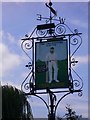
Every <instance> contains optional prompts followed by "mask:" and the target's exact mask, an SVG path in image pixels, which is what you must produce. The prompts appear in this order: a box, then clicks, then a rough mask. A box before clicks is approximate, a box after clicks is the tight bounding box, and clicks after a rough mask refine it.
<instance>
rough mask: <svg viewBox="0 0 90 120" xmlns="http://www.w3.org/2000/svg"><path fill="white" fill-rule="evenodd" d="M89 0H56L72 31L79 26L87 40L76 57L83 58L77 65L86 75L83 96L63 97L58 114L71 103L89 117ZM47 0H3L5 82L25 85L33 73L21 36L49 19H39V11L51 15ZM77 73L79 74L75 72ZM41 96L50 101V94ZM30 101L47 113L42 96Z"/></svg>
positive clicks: (0, 40)
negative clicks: (25, 80)
mask: <svg viewBox="0 0 90 120" xmlns="http://www.w3.org/2000/svg"><path fill="white" fill-rule="evenodd" d="M85 1H86V0H82V2H77V1H76V2H70V1H69V2H65V1H64V0H63V2H61V1H57V2H56V3H55V2H54V3H53V7H54V9H55V10H56V11H57V13H58V14H57V15H58V17H64V18H65V19H66V21H65V23H66V24H67V25H68V26H69V27H70V28H71V29H72V31H74V29H76V28H77V29H78V31H79V32H81V33H82V35H81V36H82V40H83V43H82V45H81V47H80V48H79V50H78V51H77V52H76V54H75V59H76V60H78V61H79V62H78V64H77V65H76V66H75V67H73V68H74V69H75V70H76V72H77V73H78V74H79V75H80V77H81V78H82V79H83V83H84V86H83V96H82V97H79V96H78V94H77V93H75V94H71V95H68V96H67V97H66V98H65V99H64V100H62V101H61V103H60V105H59V106H58V109H57V115H59V116H61V117H62V116H63V115H64V114H65V112H66V109H65V106H66V105H67V104H70V105H71V107H72V108H73V110H75V111H76V113H77V114H79V115H82V116H83V117H88V1H86V2H85ZM45 2H48V0H44V2H40V1H39V2H36V1H34V2H31V1H29V0H27V1H25V0H22V1H21V0H17V1H14V2H10V1H7V0H3V2H2V12H1V13H0V16H1V17H2V21H0V22H1V25H0V54H1V56H0V79H1V80H2V82H1V83H2V85H7V84H8V85H13V86H15V87H17V88H19V89H21V84H22V82H23V80H24V79H25V77H26V76H27V74H28V73H29V69H27V68H26V67H25V65H26V64H27V63H28V62H29V61H30V59H28V57H27V56H26V55H25V54H24V52H23V51H22V49H21V42H22V41H21V38H23V37H24V35H25V34H30V33H31V32H32V31H33V29H34V28H35V27H36V25H38V24H41V23H45V21H41V22H40V21H37V14H41V15H42V16H45V17H47V16H48V15H49V11H48V9H47V8H46V6H45ZM0 6H1V3H0ZM30 55H31V53H30ZM74 77H76V76H75V75H74ZM62 95H63V94H57V99H58V100H59V98H60V97H61V96H62ZM41 96H42V97H43V98H44V99H45V100H46V101H48V95H41ZM29 101H30V104H31V107H32V112H33V116H34V117H43V118H44V117H47V115H48V113H47V109H46V108H45V106H44V104H43V103H42V101H41V100H39V99H38V98H36V97H33V96H31V97H30V98H29ZM37 108H38V109H37Z"/></svg>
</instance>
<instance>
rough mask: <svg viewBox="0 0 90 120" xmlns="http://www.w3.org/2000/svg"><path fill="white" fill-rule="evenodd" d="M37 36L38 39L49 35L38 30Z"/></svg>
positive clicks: (45, 31) (44, 31)
mask: <svg viewBox="0 0 90 120" xmlns="http://www.w3.org/2000/svg"><path fill="white" fill-rule="evenodd" d="M36 34H37V36H38V37H45V36H46V35H47V30H37V31H36Z"/></svg>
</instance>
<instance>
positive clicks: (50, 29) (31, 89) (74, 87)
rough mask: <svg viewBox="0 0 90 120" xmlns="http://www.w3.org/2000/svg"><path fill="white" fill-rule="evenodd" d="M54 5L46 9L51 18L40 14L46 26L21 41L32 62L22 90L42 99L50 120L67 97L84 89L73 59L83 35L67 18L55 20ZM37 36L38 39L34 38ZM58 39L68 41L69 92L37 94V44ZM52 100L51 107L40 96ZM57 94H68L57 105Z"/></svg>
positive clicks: (37, 28)
mask: <svg viewBox="0 0 90 120" xmlns="http://www.w3.org/2000/svg"><path fill="white" fill-rule="evenodd" d="M51 6H52V3H51V2H49V4H48V3H46V7H48V8H49V10H50V17H49V18H46V17H42V15H40V14H38V19H37V20H40V21H41V20H46V24H42V25H38V26H37V27H35V29H34V30H33V32H32V33H31V35H29V36H28V35H25V38H23V39H21V40H22V44H21V48H22V50H23V51H24V53H25V54H26V55H27V57H29V59H30V62H29V63H28V65H26V67H28V68H29V74H28V75H27V77H26V78H25V80H24V81H23V82H22V85H21V90H22V91H23V92H24V93H25V95H26V96H29V95H34V96H36V97H38V98H40V99H41V100H42V101H43V102H44V103H45V105H46V107H47V109H48V113H49V115H48V120H55V115H56V110H57V107H58V105H59V103H60V102H61V100H62V99H64V98H65V97H66V96H67V95H69V94H73V93H76V92H77V93H78V95H79V96H81V95H82V88H83V81H82V79H81V77H80V75H78V73H77V72H76V71H75V70H74V69H73V66H75V65H76V64H77V63H78V61H77V60H75V58H73V56H74V54H75V53H76V52H77V50H78V49H79V48H80V46H81V44H82V38H81V34H82V33H79V32H78V30H77V29H75V30H74V31H72V30H71V29H70V27H69V26H68V25H66V24H65V18H61V17H59V19H54V16H52V14H54V15H56V11H55V10H54V9H53V8H52V7H51ZM52 21H56V22H59V23H58V24H55V23H52ZM34 34H35V36H36V37H33V35H34ZM55 38H56V39H58V38H62V39H63V40H64V38H65V39H67V40H68V46H69V48H68V56H69V66H68V71H69V73H68V76H69V89H68V90H57V91H51V90H50V89H48V90H47V89H46V91H44V92H39V91H38V92H37V91H36V90H35V54H34V53H35V42H36V41H38V42H43V41H44V40H47V41H48V40H49V39H55ZM74 46H75V47H76V48H75V50H74V51H72V50H71V48H72V47H74ZM30 50H31V51H32V57H31V56H30V54H29V53H28V51H30ZM72 72H74V74H76V75H77V77H78V79H79V80H76V79H75V80H74V78H73V76H72ZM48 93H49V98H50V106H49V105H48V104H47V102H46V101H45V100H44V99H43V98H42V97H40V96H39V95H40V94H48ZM55 93H66V94H64V95H63V96H62V97H61V98H60V99H59V100H58V102H57V104H56V105H55V104H54V103H55V101H56V95H55Z"/></svg>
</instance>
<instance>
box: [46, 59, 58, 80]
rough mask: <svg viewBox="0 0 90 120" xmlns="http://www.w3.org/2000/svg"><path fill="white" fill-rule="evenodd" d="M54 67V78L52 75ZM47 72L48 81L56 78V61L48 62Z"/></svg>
mask: <svg viewBox="0 0 90 120" xmlns="http://www.w3.org/2000/svg"><path fill="white" fill-rule="evenodd" d="M53 69H54V75H53V76H54V78H53V76H52V73H53ZM48 72H49V81H50V82H51V81H52V80H57V74H58V68H57V63H56V61H51V62H48Z"/></svg>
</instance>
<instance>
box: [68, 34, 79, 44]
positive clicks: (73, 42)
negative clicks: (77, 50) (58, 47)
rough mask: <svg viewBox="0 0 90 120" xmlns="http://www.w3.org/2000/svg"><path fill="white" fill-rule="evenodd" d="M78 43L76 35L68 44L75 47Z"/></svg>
mask: <svg viewBox="0 0 90 120" xmlns="http://www.w3.org/2000/svg"><path fill="white" fill-rule="evenodd" d="M78 42H79V38H78V36H77V35H74V36H72V37H71V41H70V43H71V44H72V45H77V44H78Z"/></svg>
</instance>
